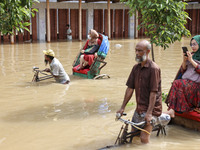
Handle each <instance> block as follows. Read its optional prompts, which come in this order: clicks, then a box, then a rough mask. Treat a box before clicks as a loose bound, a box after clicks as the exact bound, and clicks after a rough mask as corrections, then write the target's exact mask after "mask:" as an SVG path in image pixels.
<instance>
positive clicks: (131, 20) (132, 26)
mask: <svg viewBox="0 0 200 150" xmlns="http://www.w3.org/2000/svg"><path fill="white" fill-rule="evenodd" d="M129 16H130V15H129ZM136 30H137V29H136ZM134 31H135V17H134V15H132V16H131V17H129V37H130V38H134Z"/></svg>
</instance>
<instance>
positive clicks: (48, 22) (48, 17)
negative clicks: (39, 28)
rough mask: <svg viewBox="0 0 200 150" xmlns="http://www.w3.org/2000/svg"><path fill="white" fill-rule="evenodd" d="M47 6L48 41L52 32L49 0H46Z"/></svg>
mask: <svg viewBox="0 0 200 150" xmlns="http://www.w3.org/2000/svg"><path fill="white" fill-rule="evenodd" d="M46 4H47V5H46V7H47V42H50V41H51V32H50V8H49V0H46Z"/></svg>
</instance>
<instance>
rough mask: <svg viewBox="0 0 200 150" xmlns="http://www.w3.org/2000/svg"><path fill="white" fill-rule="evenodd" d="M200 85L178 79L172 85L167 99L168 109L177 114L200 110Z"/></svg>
mask: <svg viewBox="0 0 200 150" xmlns="http://www.w3.org/2000/svg"><path fill="white" fill-rule="evenodd" d="M199 89H200V83H196V82H193V81H191V80H188V79H178V80H175V81H174V82H173V84H172V87H171V90H170V93H169V95H168V98H167V103H168V108H169V109H173V110H174V111H176V112H187V111H191V110H193V109H194V108H200V90H199Z"/></svg>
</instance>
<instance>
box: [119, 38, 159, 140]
mask: <svg viewBox="0 0 200 150" xmlns="http://www.w3.org/2000/svg"><path fill="white" fill-rule="evenodd" d="M150 51H151V44H150V43H149V42H148V41H147V40H142V41H140V42H139V43H138V44H137V45H136V48H135V53H136V57H135V60H136V61H137V62H138V64H136V65H134V66H133V69H132V71H131V73H130V76H129V78H128V81H127V83H126V85H127V89H126V92H125V96H124V100H123V103H122V106H121V108H120V109H119V110H118V111H117V113H120V114H121V115H122V114H123V112H124V109H125V107H126V104H127V103H128V101H129V100H130V99H131V97H132V95H133V92H134V90H135V93H136V94H135V95H136V103H137V105H136V110H135V112H134V115H133V118H132V122H136V123H138V122H141V121H146V125H145V127H144V129H145V130H147V131H148V132H150V133H151V132H152V124H151V123H150V121H151V120H152V119H153V118H154V119H156V118H157V117H159V116H160V115H161V113H162V96H161V95H162V94H161V72H160V68H159V67H158V65H157V64H156V63H155V62H153V61H152V60H150V59H149V53H150ZM132 130H133V131H134V130H135V129H134V128H132ZM149 138H150V135H149V134H147V133H146V132H144V131H142V132H141V134H140V140H141V142H142V143H148V142H149Z"/></svg>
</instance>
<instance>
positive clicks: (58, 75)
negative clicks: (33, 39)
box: [43, 49, 70, 84]
mask: <svg viewBox="0 0 200 150" xmlns="http://www.w3.org/2000/svg"><path fill="white" fill-rule="evenodd" d="M43 53H44V54H45V62H46V64H47V63H49V66H50V69H49V68H46V69H45V71H46V72H50V73H51V74H52V75H53V77H54V78H55V80H56V82H58V83H62V84H68V83H69V82H70V78H69V76H68V74H67V73H66V72H65V70H64V68H63V66H62V64H61V63H60V61H59V60H58V59H57V58H55V53H54V51H53V50H51V49H48V50H43Z"/></svg>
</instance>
